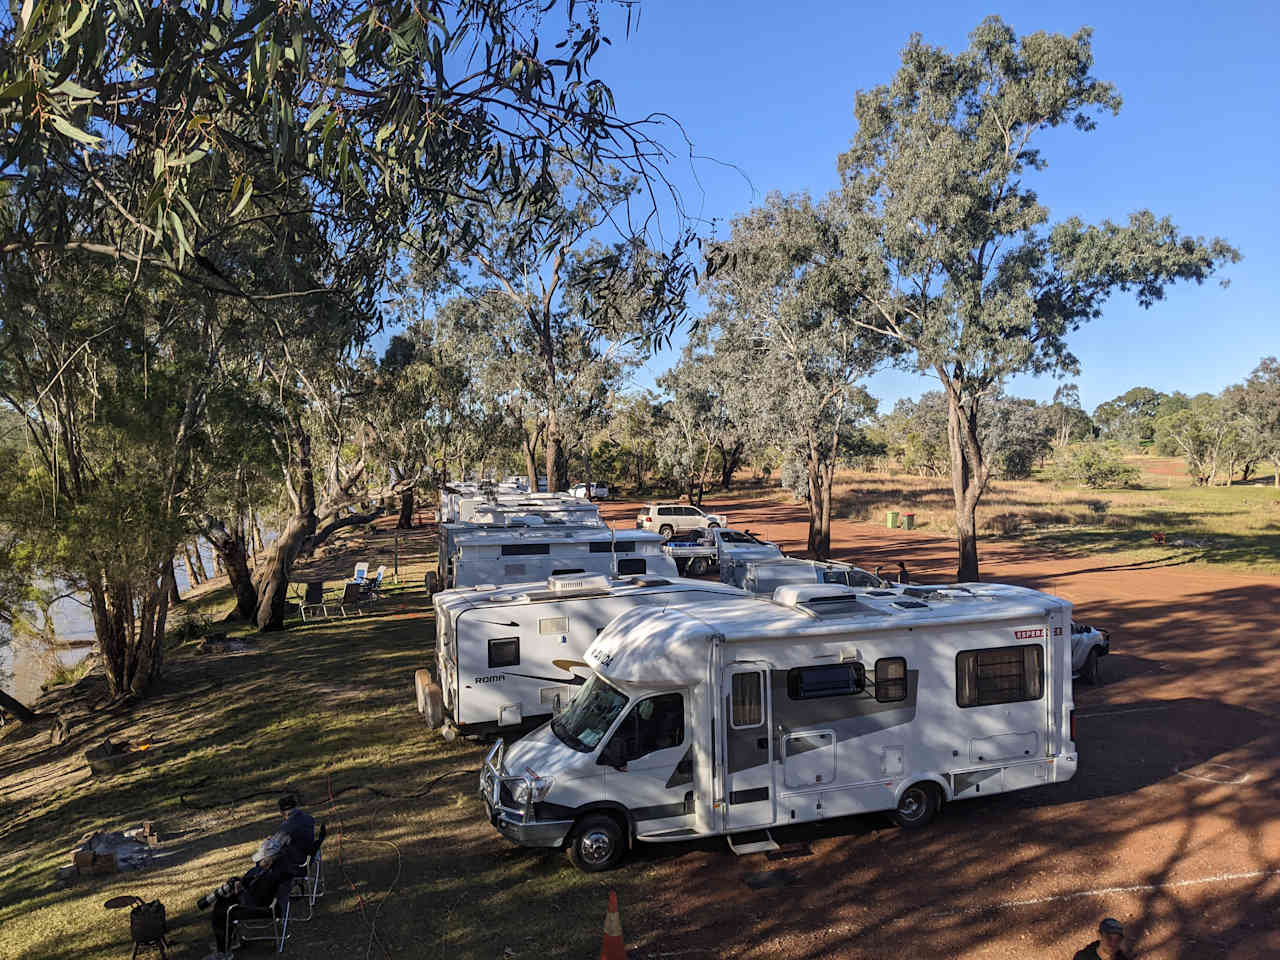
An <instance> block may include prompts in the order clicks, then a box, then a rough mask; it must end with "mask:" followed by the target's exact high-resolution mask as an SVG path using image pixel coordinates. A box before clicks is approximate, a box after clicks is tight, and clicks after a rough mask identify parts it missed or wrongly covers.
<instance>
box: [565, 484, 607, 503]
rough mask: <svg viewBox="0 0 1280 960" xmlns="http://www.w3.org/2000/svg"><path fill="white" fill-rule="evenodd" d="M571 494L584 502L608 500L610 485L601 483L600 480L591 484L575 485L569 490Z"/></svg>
mask: <svg viewBox="0 0 1280 960" xmlns="http://www.w3.org/2000/svg"><path fill="white" fill-rule="evenodd" d="M569 493H571V494H572V495H573V496H575V497H582V498H583V499H584V500H608V499H609V485H608V484H605V483H600V482H599V481H598V480H596V481H592V482H591V483H575V484H574V485H573V486H572V487H570V488H569Z"/></svg>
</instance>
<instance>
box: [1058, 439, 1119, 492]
mask: <svg viewBox="0 0 1280 960" xmlns="http://www.w3.org/2000/svg"><path fill="white" fill-rule="evenodd" d="M1053 473H1054V476H1055V478H1056V479H1057V480H1058V481H1059V482H1060V483H1078V484H1079V485H1080V486H1082V487H1088V488H1089V489H1091V490H1101V489H1103V488H1106V487H1129V486H1133V485H1135V484H1136V483H1137V482H1138V477H1139V476H1140V474H1139V472H1138V469H1137V468H1136V467H1132V466H1130V465H1129V464H1127V463H1125V462H1124V461H1123V460H1121V459H1120V458H1119V457H1118V456H1117V455H1116V454H1114V453H1112V452H1111V451H1110V450H1108V449H1107V448H1106V447H1104V446H1102V445H1101V444H1096V443H1090V444H1081V445H1080V446H1077V447H1072V448H1071V449H1070V450H1068V451H1067V453H1066V455H1065V456H1064V457H1062V458H1061V459H1059V460H1056V461H1055V462H1054V465H1053Z"/></svg>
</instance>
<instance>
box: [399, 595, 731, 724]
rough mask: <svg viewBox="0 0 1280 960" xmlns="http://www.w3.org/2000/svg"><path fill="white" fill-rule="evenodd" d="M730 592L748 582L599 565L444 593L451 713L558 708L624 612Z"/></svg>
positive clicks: (526, 716)
mask: <svg viewBox="0 0 1280 960" xmlns="http://www.w3.org/2000/svg"><path fill="white" fill-rule="evenodd" d="M725 595H733V596H739V597H740V596H742V591H740V590H736V589H734V588H733V587H727V586H724V585H723V584H719V583H707V582H706V581H704V580H683V579H670V580H668V579H665V578H662V577H625V578H620V579H619V578H609V577H606V576H601V575H596V574H593V575H585V576H584V575H574V576H557V577H549V578H548V579H547V580H546V581H544V582H541V583H528V584H521V585H518V586H507V587H491V588H484V587H481V588H476V589H460V590H445V591H442V592H441V593H437V594H436V595H435V600H434V603H435V611H436V676H437V677H439V678H440V687H441V688H442V689H441V694H439V696H442V698H443V703H442V706H443V708H444V709H443V713H444V714H447V715H448V716H449V717H450V718H452V722H453V725H454V726H456V727H457V728H459V729H460V730H462V731H463V732H466V733H481V732H491V731H493V730H495V729H498V728H508V727H512V726H516V725H519V724H522V723H526V722H528V721H529V720H530V719H531V718H538V717H546V716H550V715H551V714H553V713H558V712H559V711H560V707H561V705H563V704H567V703H568V702H569V700H570V699H571V698H572V696H573V692H574V691H575V690H576V689H577V688H578V687H579V686H581V685H582V684H583V683H585V682H586V678H587V676H588V673H589V671H588V670H587V665H586V663H585V662H584V661H583V659H582V656H583V654H584V653H586V650H587V647H589V646H590V645H591V644H592V643H593V642H594V641H595V639H596V637H597V636H598V635H599V633H600V631H601V630H602V629H604V627H605V626H607V625H608V623H609V621H610V620H612V619H613V618H614V617H616V616H618V614H620V613H623V612H625V611H627V610H631V609H634V608H635V607H637V606H641V605H644V606H648V607H659V608H660V607H663V606H667V605H670V604H673V603H698V602H702V601H705V600H708V599H711V598H715V597H723V596H725ZM425 695H426V694H423V693H420V694H419V698H420V700H421V698H422V697H423V696H425ZM440 714H441V711H439V710H437V711H436V715H437V716H439V715H440Z"/></svg>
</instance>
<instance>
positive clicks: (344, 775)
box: [0, 563, 657, 960]
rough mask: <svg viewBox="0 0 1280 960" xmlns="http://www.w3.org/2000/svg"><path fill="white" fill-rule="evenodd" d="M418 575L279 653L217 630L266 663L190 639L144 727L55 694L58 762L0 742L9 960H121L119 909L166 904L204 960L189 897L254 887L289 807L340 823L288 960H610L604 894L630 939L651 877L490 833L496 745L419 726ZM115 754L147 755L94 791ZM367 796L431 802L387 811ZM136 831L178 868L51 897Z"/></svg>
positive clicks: (297, 625)
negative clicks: (76, 863)
mask: <svg viewBox="0 0 1280 960" xmlns="http://www.w3.org/2000/svg"><path fill="white" fill-rule="evenodd" d="M425 568H426V564H425V563H424V564H421V565H419V566H418V567H414V568H409V570H408V571H406V570H405V569H404V567H402V579H404V580H405V582H406V585H405V586H402V587H396V586H392V587H390V589H389V591H388V598H387V599H386V600H385V601H383V602H382V603H381V604H378V605H375V606H374V607H373V608H371V610H370V612H369V613H368V615H366V616H364V617H360V618H353V619H349V620H335V621H329V622H324V623H308V624H302V623H301V622H300V621H297V620H294V621H290V623H289V629H287V630H286V631H283V632H279V633H274V634H267V635H258V634H252V633H251V631H249V630H248V629H247V628H244V627H240V628H233V629H229V630H228V627H227V626H224V625H219V626H217V627H215V629H219V630H226V631H227V632H228V633H230V634H231V635H237V636H243V635H249V636H253V637H254V639H255V640H256V641H257V642H259V643H260V645H261V650H260V651H257V652H252V653H243V654H225V655H206V656H202V655H198V654H196V653H195V649H196V646H197V641H196V640H194V639H191V640H186V641H183V642H181V643H180V644H178V645H177V646H176V647H175V648H174V649H172V650H171V651H170V652H169V655H168V661H167V664H168V665H167V669H166V673H165V676H164V679H163V681H162V682H161V684H160V686H159V688H158V689H156V690H155V691H154V693H153V694H152V695H151V696H150V697H149V698H148V699H147V700H146V701H144V702H143V703H142V704H141V705H139V706H138V707H136V708H135V709H134V710H133V711H132V713H129V714H123V715H114V714H107V713H104V712H102V711H99V710H94V709H93V705H92V700H93V699H94V696H93V695H91V691H92V688H93V687H94V678H93V677H90V678H89V679H88V680H86V681H85V682H83V683H82V684H80V685H79V686H78V687H76V688H74V689H72V690H70V691H67V690H65V689H63V690H60V691H58V692H56V693H55V694H54V695H53V697H56V698H61V699H58V700H57V701H56V702H57V703H59V704H60V709H62V710H63V711H64V712H65V713H66V714H67V715H68V716H74V717H75V718H77V721H78V723H77V725H74V726H73V730H74V731H75V732H74V734H73V739H72V741H71V742H70V743H68V744H66V745H64V746H62V747H56V748H49V747H47V746H45V740H44V736H43V733H40V735H39V736H38V737H37V736H32V734H31V731H29V730H27V731H23V730H22V729H21V728H14V727H12V726H11V727H9V728H6V730H5V733H4V736H3V738H2V739H0V930H2V931H3V936H0V943H2V946H0V956H2V957H4V958H5V960H11V958H12V960H18V958H22V960H28V958H29V960H37V958H39V960H45V958H57V957H68V958H70V957H75V958H86V960H97V958H101V960H107V958H111V960H116V958H119V957H121V956H127V944H126V941H127V940H128V932H127V928H128V916H127V911H119V912H109V911H106V910H104V909H103V907H102V904H103V901H105V900H107V899H108V898H110V897H113V896H116V895H119V894H122V893H133V894H138V895H140V896H142V897H144V898H146V899H152V898H159V899H161V900H162V901H164V903H165V905H166V907H167V908H168V913H169V918H170V925H171V927H172V928H173V929H174V937H175V940H176V941H177V943H178V950H177V951H176V953H175V954H174V956H176V957H179V958H194V957H202V956H204V954H205V953H207V952H208V950H209V944H208V939H209V930H208V914H207V913H202V912H200V911H198V910H197V909H196V908H195V900H196V898H197V897H199V896H200V895H201V894H203V893H205V892H207V891H208V890H210V889H212V888H213V887H215V886H216V885H217V884H218V883H220V882H221V881H222V880H223V879H225V878H226V877H227V876H230V875H233V874H234V875H238V874H240V873H242V872H243V871H244V870H245V869H247V868H248V866H249V863H250V861H249V854H250V853H251V852H252V850H253V848H254V846H255V845H256V844H257V842H258V841H259V840H260V839H261V838H262V837H264V836H266V835H267V834H269V833H271V832H272V831H273V830H274V829H275V824H276V822H277V817H276V814H275V807H274V802H275V797H276V795H277V794H278V792H280V791H283V790H284V789H286V788H293V789H296V790H298V791H299V792H300V793H301V795H302V796H303V799H304V801H305V803H306V805H307V806H308V807H310V808H311V809H312V811H313V812H314V813H315V815H316V818H317V819H318V820H323V821H327V822H328V825H329V831H330V838H331V839H330V840H329V842H328V858H329V860H328V882H329V889H330V892H329V894H328V895H327V896H326V897H325V898H324V899H323V900H322V901H321V902H320V904H319V905H318V912H317V916H316V918H315V920H313V921H312V922H310V923H307V924H301V923H299V924H297V925H295V926H294V928H293V930H294V934H293V937H292V938H291V941H290V945H289V947H288V950H287V953H288V954H289V955H292V956H296V957H307V958H312V957H344V958H345V957H365V956H372V957H381V956H384V954H383V952H382V951H381V949H380V948H379V947H378V946H377V945H376V944H374V945H373V946H372V947H371V940H370V926H369V922H368V919H369V918H372V917H373V916H374V915H375V913H376V915H377V920H376V930H377V933H378V937H379V938H380V939H381V940H382V941H384V942H385V944H386V945H387V947H388V949H389V950H390V952H391V954H392V955H393V956H413V957H434V956H446V955H447V956H449V957H451V958H458V957H460V958H468V957H475V958H493V957H501V956H502V955H503V951H504V949H506V948H511V950H513V951H514V952H515V953H516V954H517V955H518V956H520V957H555V956H587V955H590V954H591V953H592V952H593V951H594V950H598V944H599V936H600V932H599V931H600V923H601V920H602V918H603V915H604V906H605V903H606V901H607V895H608V894H607V890H608V889H609V888H610V887H612V888H615V889H617V890H618V891H619V893H620V895H621V896H622V897H623V902H624V903H627V904H628V905H629V916H628V922H636V923H639V922H640V921H641V918H642V917H643V908H642V907H641V906H639V903H640V901H641V899H642V898H641V897H640V896H639V895H638V893H637V891H638V890H639V889H641V888H642V887H643V886H644V884H645V883H646V878H647V877H648V876H649V874H650V871H651V869H652V868H651V867H650V866H646V865H643V864H640V865H637V866H638V868H637V869H636V870H634V871H627V872H626V873H625V874H622V873H619V874H614V875H611V876H610V877H608V878H607V879H605V880H601V879H594V878H591V877H588V876H586V875H584V874H581V873H579V872H578V871H576V870H574V869H573V868H572V867H570V866H569V864H568V862H567V860H566V858H565V857H564V856H563V854H561V853H559V852H554V851H548V852H546V853H536V852H531V851H522V850H517V849H516V848H514V847H512V846H511V845H510V844H508V843H507V842H506V841H504V840H502V839H501V838H500V837H499V836H498V835H497V833H496V832H495V831H494V830H493V829H492V828H491V827H490V826H489V825H488V823H487V822H486V821H485V819H484V816H483V806H482V804H481V802H480V801H479V799H478V797H477V796H476V792H475V784H476V776H477V772H478V769H479V766H480V763H481V760H482V757H483V753H484V751H485V749H486V745H485V744H482V743H477V742H467V741H458V742H456V743H448V742H446V741H444V740H443V739H442V738H441V737H440V736H439V735H438V734H437V733H435V732H433V731H430V730H428V729H427V728H426V727H425V725H424V724H423V723H422V721H421V719H420V718H419V717H418V714H417V712H416V710H415V709H414V701H413V688H412V681H413V672H414V670H415V669H417V668H419V667H422V666H426V665H427V663H428V662H429V661H431V659H432V657H433V636H434V627H433V623H432V617H431V614H430V608H429V606H428V604H427V601H426V597H425V594H424V593H423V592H422V590H421V588H420V587H419V586H410V585H407V584H420V583H421V579H422V572H423V570H425ZM230 605H231V598H230V596H229V594H228V593H227V591H226V590H225V589H223V590H214V591H211V592H209V593H206V594H203V595H201V596H198V597H192V598H190V599H188V601H187V603H186V608H187V610H188V611H189V612H190V615H191V616H192V617H193V618H195V617H199V616H208V617H209V618H210V619H211V620H213V621H215V622H216V621H217V620H219V619H221V617H222V616H223V615H224V614H225V612H226V611H227V610H228V609H229V608H230ZM86 691H90V693H86ZM53 702H55V701H54V700H52V699H51V700H50V701H48V702H46V704H45V705H44V706H45V707H46V708H47V707H48V706H49V705H50V704H51V703H53ZM104 736H111V737H112V738H113V739H125V740H129V741H131V742H143V741H149V742H151V743H152V744H153V746H152V749H151V750H149V751H147V753H146V754H144V755H143V759H142V760H141V761H138V762H137V763H136V764H135V765H134V766H133V767H131V768H128V769H126V770H125V771H123V772H121V773H119V774H117V775H116V776H114V777H111V778H108V779H103V780H98V779H91V778H89V777H88V776H87V769H86V764H85V762H84V760H83V756H82V754H83V751H84V750H85V749H86V748H87V747H88V746H90V745H93V744H95V743H97V742H99V741H100V740H101V739H102V737H104ZM37 748H41V749H37ZM366 786H372V787H376V788H377V789H378V790H380V791H382V792H384V793H389V794H395V795H398V796H400V797H404V796H407V795H409V794H414V793H419V792H422V791H425V794H424V795H423V796H420V797H417V798H414V799H398V798H395V797H383V796H379V795H377V794H375V793H373V792H372V791H370V790H368V789H365V787H366ZM24 791H33V792H24ZM331 791H332V793H333V794H336V795H337V798H336V800H334V801H333V802H329V800H328V798H329V796H330V792H331ZM258 793H262V795H261V796H251V797H249V796H248V795H251V794H258ZM237 797H247V799H243V800H240V801H236V799H235V798H237ZM209 805H211V807H212V808H211V809H197V807H204V806H209ZM144 819H151V820H156V821H159V822H160V823H161V824H162V825H163V826H164V827H165V828H166V829H167V830H171V831H181V832H182V834H183V835H182V836H181V837H180V838H179V839H177V840H175V841H172V842H171V846H173V847H174V848H175V849H176V850H177V851H178V852H177V854H176V855H175V856H174V857H173V859H172V861H171V862H168V863H167V864H165V865H161V866H158V867H157V868H155V869H153V870H150V871H146V872H143V873H138V874H118V875H114V876H108V877H88V878H83V877H82V878H80V879H79V881H78V882H77V883H76V884H74V885H73V886H71V887H68V888H66V889H58V888H57V887H56V886H55V884H54V872H55V869H56V868H57V867H59V866H61V865H63V864H65V863H67V862H69V859H70V857H69V851H70V850H71V849H72V848H73V847H74V846H75V845H76V843H77V841H78V840H79V838H80V837H81V835H82V834H84V833H86V832H88V831H90V830H93V829H123V828H126V827H129V826H131V825H134V824H136V823H138V822H139V821H141V820H144ZM393 884H394V889H392V886H393ZM650 919H652V920H654V922H657V918H650ZM264 955H265V952H264Z"/></svg>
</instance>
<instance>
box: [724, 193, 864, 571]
mask: <svg viewBox="0 0 1280 960" xmlns="http://www.w3.org/2000/svg"><path fill="white" fill-rule="evenodd" d="M842 230H843V228H842V225H841V222H840V211H839V210H838V209H833V208H832V207H831V206H830V205H828V204H826V203H820V204H815V203H813V201H811V200H810V199H809V198H808V197H806V196H792V197H783V196H780V195H778V194H771V195H770V196H769V197H768V198H767V200H766V202H765V204H764V205H763V206H762V207H759V208H758V209H755V210H752V211H751V212H749V213H747V214H745V215H743V216H740V217H737V218H735V219H734V221H733V224H732V228H731V231H730V236H729V238H728V239H727V240H725V241H723V242H721V243H718V244H716V245H715V247H714V248H713V249H712V250H711V251H710V253H709V260H710V261H712V262H714V263H715V264H716V268H715V270H714V271H711V270H709V271H708V274H709V275H708V279H707V281H706V283H705V285H704V290H705V293H706V296H707V302H708V304H709V307H710V310H709V313H708V315H707V318H706V323H707V329H708V332H709V334H710V335H711V336H713V337H714V349H715V350H716V351H717V352H719V351H726V352H728V351H731V352H732V353H733V354H734V355H735V356H737V357H740V358H741V360H740V363H739V372H738V376H739V378H740V380H741V383H742V386H743V388H744V390H745V393H744V394H743V395H744V396H747V397H750V398H752V402H753V405H754V408H755V413H754V423H755V425H756V428H757V430H756V440H757V441H758V442H759V444H760V445H762V446H770V445H775V446H778V447H780V448H782V450H783V452H784V454H787V455H788V456H791V457H794V458H798V460H799V462H800V463H802V464H804V473H805V484H806V489H807V492H808V497H807V500H808V506H809V550H810V551H811V552H812V553H813V554H814V555H815V556H818V557H826V556H828V555H829V553H830V549H831V493H832V486H833V482H834V477H835V468H836V464H837V463H838V461H839V460H840V459H841V458H842V457H843V456H847V455H850V454H852V453H854V452H856V451H857V449H858V448H859V447H860V446H861V445H862V442H863V439H864V438H863V435H862V433H861V428H862V426H863V425H865V424H866V423H867V421H868V420H869V418H870V417H871V416H872V415H873V414H874V413H875V406H876V404H875V401H874V400H873V399H872V397H871V396H870V394H868V393H867V391H866V390H865V389H864V388H863V387H861V386H859V381H860V380H861V379H863V378H864V377H866V376H867V375H869V374H870V373H871V372H872V370H873V369H874V368H875V367H876V366H877V364H878V363H879V362H880V361H881V360H882V358H883V356H884V347H883V345H882V344H880V343H879V342H878V338H875V337H869V336H868V335H867V332H866V329H865V327H866V324H867V321H866V320H865V319H859V318H861V317H862V311H864V310H865V309H866V308H867V306H868V303H869V301H868V299H867V298H868V296H869V294H870V292H871V291H872V290H873V289H874V288H875V287H876V285H877V284H878V282H879V278H878V276H877V275H876V271H874V270H869V269H867V266H866V264H864V263H859V262H858V261H857V260H856V259H855V258H853V257H850V256H848V255H847V253H846V250H845V248H844V246H843V245H842V237H841V234H842Z"/></svg>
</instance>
